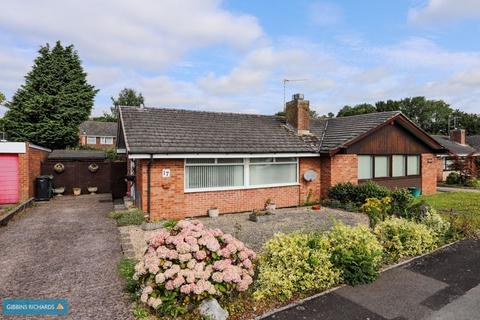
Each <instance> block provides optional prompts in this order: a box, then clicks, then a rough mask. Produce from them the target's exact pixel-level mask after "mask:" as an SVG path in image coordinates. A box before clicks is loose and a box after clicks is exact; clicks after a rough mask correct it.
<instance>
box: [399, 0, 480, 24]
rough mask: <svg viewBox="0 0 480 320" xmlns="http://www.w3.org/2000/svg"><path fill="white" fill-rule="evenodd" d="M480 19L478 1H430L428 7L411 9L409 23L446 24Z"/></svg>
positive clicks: (479, 4) (479, 3) (479, 2)
mask: <svg viewBox="0 0 480 320" xmlns="http://www.w3.org/2000/svg"><path fill="white" fill-rule="evenodd" d="M472 18H480V1H478V0H428V3H427V4H426V6H422V7H415V8H411V9H410V10H409V12H408V21H409V22H410V23H412V24H416V25H433V24H444V23H449V22H454V21H459V20H463V19H472Z"/></svg>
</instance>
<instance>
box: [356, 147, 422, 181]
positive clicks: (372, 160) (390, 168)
mask: <svg viewBox="0 0 480 320" xmlns="http://www.w3.org/2000/svg"><path fill="white" fill-rule="evenodd" d="M358 156H369V157H370V164H371V168H372V178H367V179H360V178H358V168H357V179H358V181H369V180H377V181H381V180H391V179H406V178H418V177H421V176H422V161H421V160H422V157H421V155H420V154H398V153H395V154H357V157H358ZM376 156H379V157H388V172H389V174H388V176H386V177H375V157H376ZM393 156H403V157H404V161H405V175H403V176H393ZM409 156H416V157H417V158H418V174H411V175H409V174H408V157H409Z"/></svg>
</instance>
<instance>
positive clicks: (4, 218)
mask: <svg viewBox="0 0 480 320" xmlns="http://www.w3.org/2000/svg"><path fill="white" fill-rule="evenodd" d="M34 200H35V199H34V198H30V199H28V200H25V201H23V202H22V203H20V204H19V205H18V206H16V207H15V208H13V209H11V210H10V211H8V212H6V213H4V214H2V215H1V216H0V226H6V225H7V224H8V222H9V221H10V220H11V219H12V218H13V217H14V216H15V215H16V214H17V213H19V212H22V211H24V210H26V209H27V208H28V207H30V206H31V205H32V204H33V202H34Z"/></svg>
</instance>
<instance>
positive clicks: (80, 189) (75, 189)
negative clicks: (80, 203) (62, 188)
mask: <svg viewBox="0 0 480 320" xmlns="http://www.w3.org/2000/svg"><path fill="white" fill-rule="evenodd" d="M81 194H82V188H73V195H74V196H79V195H81Z"/></svg>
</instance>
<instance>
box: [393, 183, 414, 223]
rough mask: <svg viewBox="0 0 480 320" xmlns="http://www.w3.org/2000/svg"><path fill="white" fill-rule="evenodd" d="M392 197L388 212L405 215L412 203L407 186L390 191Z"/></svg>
mask: <svg viewBox="0 0 480 320" xmlns="http://www.w3.org/2000/svg"><path fill="white" fill-rule="evenodd" d="M390 198H392V202H391V208H390V214H394V215H397V216H400V217H403V216H405V214H406V213H407V211H408V208H409V207H410V206H411V205H412V203H413V196H412V194H411V193H410V191H409V190H408V189H407V188H397V189H395V190H394V191H392V192H391V193H390Z"/></svg>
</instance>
